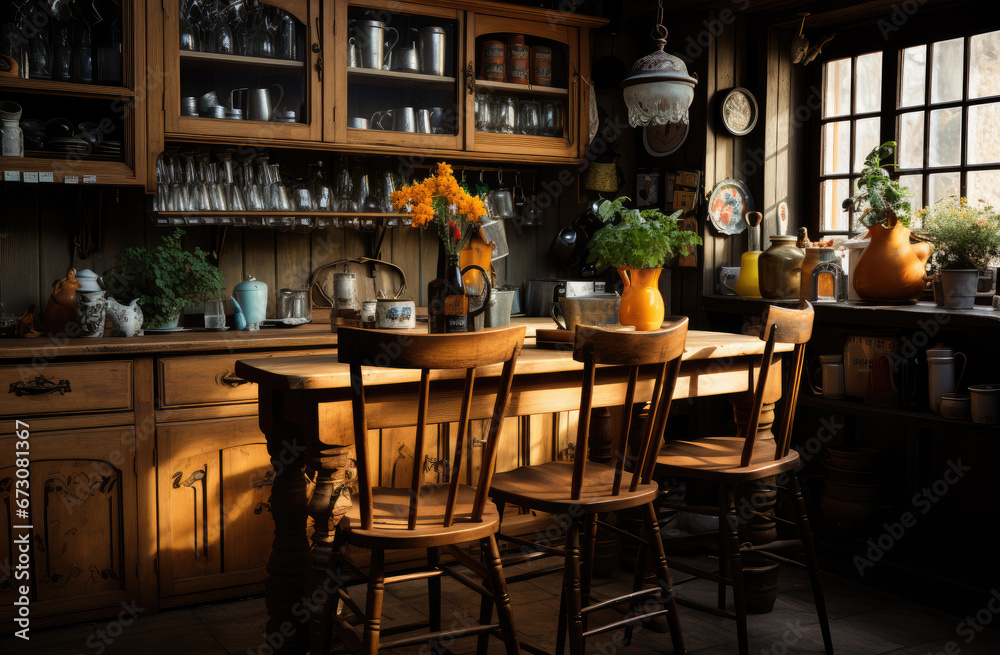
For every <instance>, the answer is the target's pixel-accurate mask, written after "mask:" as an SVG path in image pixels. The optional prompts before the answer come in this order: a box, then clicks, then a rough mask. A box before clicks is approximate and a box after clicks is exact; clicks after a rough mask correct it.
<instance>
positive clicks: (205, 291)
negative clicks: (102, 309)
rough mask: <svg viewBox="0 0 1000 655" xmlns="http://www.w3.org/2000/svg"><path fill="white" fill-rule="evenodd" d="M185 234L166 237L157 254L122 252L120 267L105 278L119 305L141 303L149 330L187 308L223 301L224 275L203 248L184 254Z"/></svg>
mask: <svg viewBox="0 0 1000 655" xmlns="http://www.w3.org/2000/svg"><path fill="white" fill-rule="evenodd" d="M183 234H184V231H183V230H179V229H178V230H175V231H174V233H173V234H168V235H164V236H163V245H161V246H157V247H156V249H155V250H147V249H146V248H126V249H124V250H122V251H121V252H119V253H118V254H117V255H116V257H115V262H116V264H117V265H116V266H115V267H114V268H112V269H111V270H109V271H107V272H106V273H105V274H104V282H105V284H106V285H107V287H108V295H109V296H111V297H113V298H115V299H117V300H119V301H120V302H130V301H131V300H132V299H133V298H138V299H139V306H140V307H141V308H142V313H143V320H144V325H145V326H146V327H160V326H162V325H163V324H164V323H166V322H168V321H170V320H172V319H174V318H175V317H176V316H177V315H178V313H179V312H180V310H181V309H183V308H185V307H193V306H195V305H197V304H199V303H201V302H203V301H205V300H216V299H218V298H221V297H222V291H223V289H224V283H223V279H222V273H220V272H219V269H218V268H216V267H215V266H213V265H212V264H210V263H209V262H208V253H207V252H205V251H204V250H202V249H201V248H195V249H194V252H188V251H186V250H184V249H183V248H182V247H181V236H183Z"/></svg>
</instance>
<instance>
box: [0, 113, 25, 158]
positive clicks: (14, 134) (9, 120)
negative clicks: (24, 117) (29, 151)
mask: <svg viewBox="0 0 1000 655" xmlns="http://www.w3.org/2000/svg"><path fill="white" fill-rule="evenodd" d="M20 120H21V105H19V104H17V103H16V102H10V101H7V102H0V155H3V156H4V157H24V133H23V132H22V131H21V126H20V125H18V122H19V121H20Z"/></svg>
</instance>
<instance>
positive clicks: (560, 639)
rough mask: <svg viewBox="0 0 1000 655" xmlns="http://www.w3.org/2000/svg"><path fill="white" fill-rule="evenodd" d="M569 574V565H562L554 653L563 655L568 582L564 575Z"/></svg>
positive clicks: (564, 650) (564, 649)
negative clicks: (561, 586)
mask: <svg viewBox="0 0 1000 655" xmlns="http://www.w3.org/2000/svg"><path fill="white" fill-rule="evenodd" d="M568 575H569V567H568V566H563V588H562V593H561V594H560V595H559V626H558V627H557V628H556V655H563V653H565V652H566V612H567V610H566V589H567V588H568V583H567V582H566V576H568Z"/></svg>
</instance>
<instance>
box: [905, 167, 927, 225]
mask: <svg viewBox="0 0 1000 655" xmlns="http://www.w3.org/2000/svg"><path fill="white" fill-rule="evenodd" d="M899 185H900V186H901V187H905V188H907V189H909V190H910V209H912V210H913V211H912V212H911V215H912V214H913V213H916V211H917V210H918V209H920V208H921V207H923V206H924V176H923V175H900V176H899ZM918 227H920V219H919V218H916V217H915V216H914V217H913V219H912V222H911V223H910V229H911V230H914V229H916V228H918Z"/></svg>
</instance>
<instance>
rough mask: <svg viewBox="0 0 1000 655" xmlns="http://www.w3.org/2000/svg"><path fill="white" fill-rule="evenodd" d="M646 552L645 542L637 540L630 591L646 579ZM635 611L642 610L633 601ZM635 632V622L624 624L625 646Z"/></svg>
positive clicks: (640, 586)
mask: <svg viewBox="0 0 1000 655" xmlns="http://www.w3.org/2000/svg"><path fill="white" fill-rule="evenodd" d="M647 555H648V553H647V552H646V544H645V543H644V542H642V541H640V542H639V546H638V548H637V550H636V552H635V572H634V573H633V575H632V591H639V590H640V589H642V587H643V584H644V583H645V581H646V557H647ZM630 609H631V610H632V611H633V612H635V613H637V614H638V613H640V612H641V611H642V610H641V609H640V608H639V606H638V605H637V604H635V603H633V604H632V607H631V608H630ZM633 632H635V624H634V623H629V624H628V625H627V626H625V641H624V644H623V645H625V646H628V645H629V644H631V643H632V633H633Z"/></svg>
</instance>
